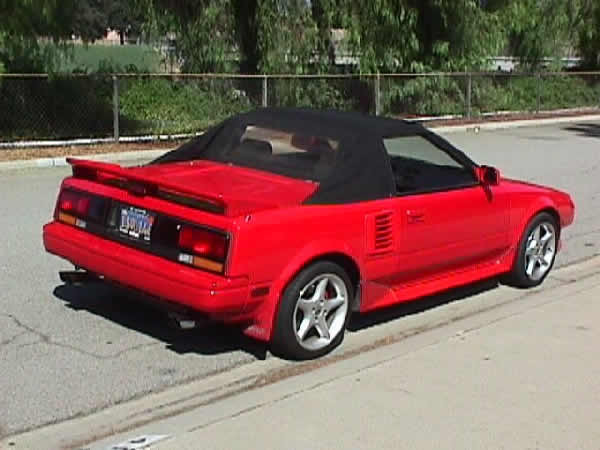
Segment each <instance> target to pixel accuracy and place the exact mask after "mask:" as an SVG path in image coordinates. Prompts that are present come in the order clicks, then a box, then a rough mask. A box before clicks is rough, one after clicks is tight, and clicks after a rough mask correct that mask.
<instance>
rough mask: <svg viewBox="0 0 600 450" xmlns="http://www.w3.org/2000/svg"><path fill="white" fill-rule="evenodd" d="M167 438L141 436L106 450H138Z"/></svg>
mask: <svg viewBox="0 0 600 450" xmlns="http://www.w3.org/2000/svg"><path fill="white" fill-rule="evenodd" d="M168 437H169V435H168V434H143V435H141V436H137V437H134V438H131V439H129V440H127V441H124V442H121V443H120V444H115V445H111V446H110V447H108V448H107V450H140V449H143V448H147V447H148V446H150V445H152V444H155V443H157V442H158V441H162V440H163V439H166V438H168Z"/></svg>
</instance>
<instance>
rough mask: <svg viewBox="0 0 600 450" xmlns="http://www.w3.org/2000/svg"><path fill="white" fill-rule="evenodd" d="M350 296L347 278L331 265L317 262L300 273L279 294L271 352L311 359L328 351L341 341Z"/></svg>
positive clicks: (287, 356)
mask: <svg viewBox="0 0 600 450" xmlns="http://www.w3.org/2000/svg"><path fill="white" fill-rule="evenodd" d="M353 295H354V293H353V289H352V284H351V282H350V279H349V277H348V275H347V274H346V272H345V271H344V269H342V268H341V267H340V266H339V265H337V264H335V263H332V262H329V261H319V262H317V263H315V264H312V265H310V266H308V267H307V268H305V269H304V270H302V271H301V272H300V273H299V274H298V275H297V276H296V277H295V278H294V279H293V280H292V282H291V283H290V284H289V285H288V287H287V288H286V289H285V291H284V293H283V297H282V299H281V304H280V307H279V312H278V314H277V322H276V324H275V330H274V333H273V340H272V348H273V351H274V353H276V354H278V355H279V356H282V357H284V358H291V359H311V358H316V357H319V356H322V355H324V354H326V353H328V352H330V351H331V350H332V349H333V348H335V347H336V346H338V345H339V344H340V343H341V342H342V340H343V337H344V332H345V330H346V325H347V322H348V318H349V316H350V300H351V299H352V296H353Z"/></svg>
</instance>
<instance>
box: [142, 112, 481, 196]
mask: <svg viewBox="0 0 600 450" xmlns="http://www.w3.org/2000/svg"><path fill="white" fill-rule="evenodd" d="M247 127H263V128H265V129H272V130H282V131H285V132H288V133H291V134H296V133H298V134H303V135H309V136H322V137H327V138H328V139H332V140H335V141H336V142H338V143H339V148H338V149H337V155H336V158H335V161H334V163H333V166H332V168H331V170H328V171H327V172H324V173H323V174H322V176H321V177H320V178H319V179H317V180H316V181H318V182H319V188H318V189H317V191H316V192H315V194H314V195H313V196H311V197H310V198H309V199H308V200H307V201H306V203H308V204H341V203H353V202H359V201H367V200H376V199H382V198H387V197H391V196H394V195H395V194H396V186H395V182H394V177H393V174H392V169H391V167H390V161H389V158H388V155H387V152H386V150H385V147H384V143H383V139H386V138H392V137H400V136H423V137H425V138H427V139H429V140H430V141H431V142H433V143H434V144H435V145H436V146H438V147H439V148H441V149H443V150H444V151H446V152H447V153H448V154H450V156H452V157H453V158H454V159H455V160H457V161H459V162H461V163H463V164H465V165H467V166H473V165H474V163H473V162H472V161H471V160H470V159H469V158H468V157H467V156H466V155H464V154H463V153H462V152H461V151H459V150H457V149H456V148H455V147H453V146H452V145H451V144H450V143H448V142H447V141H446V140H444V139H443V138H441V137H439V136H438V135H436V134H434V133H432V132H430V131H428V130H427V129H426V128H424V127H423V126H422V125H420V124H418V123H414V122H408V121H404V120H395V119H389V118H382V117H375V116H368V115H363V114H360V113H351V112H340V111H318V110H311V109H297V108H263V109H258V110H255V111H251V112H248V113H243V114H239V115H236V116H233V117H231V118H229V119H227V120H225V121H224V122H222V123H220V124H219V125H216V126H215V127H213V128H211V129H209V130H208V131H207V132H206V133H204V134H203V135H202V136H199V137H198V138H196V139H194V140H192V141H190V142H188V143H186V144H184V145H182V146H181V147H179V148H178V149H175V150H173V151H171V152H169V153H167V154H165V155H163V156H161V157H160V158H158V159H156V160H155V161H153V162H152V163H151V164H165V163H170V162H176V161H189V160H194V159H208V160H213V161H220V162H233V163H238V161H236V160H233V161H232V160H230V159H229V156H228V155H229V154H230V153H228V151H229V149H231V148H232V147H233V146H235V145H239V142H240V138H241V136H242V134H243V132H244V130H246V129H247ZM242 164H243V162H242ZM267 164H268V163H267ZM259 168H260V169H262V170H267V171H269V169H270V168H269V167H268V165H267V166H266V167H259ZM273 171H274V172H276V173H281V170H278V171H276V170H273ZM283 174H284V175H290V176H296V174H295V173H294V172H293V170H291V171H290V173H289V174H287V173H285V172H284V173H283ZM300 177H301V176H300Z"/></svg>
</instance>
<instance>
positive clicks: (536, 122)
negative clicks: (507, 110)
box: [426, 114, 600, 133]
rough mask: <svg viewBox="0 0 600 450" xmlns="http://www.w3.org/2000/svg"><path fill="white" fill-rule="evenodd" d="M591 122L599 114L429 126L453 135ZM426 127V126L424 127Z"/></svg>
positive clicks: (434, 129)
mask: <svg viewBox="0 0 600 450" xmlns="http://www.w3.org/2000/svg"><path fill="white" fill-rule="evenodd" d="M591 120H600V114H587V115H584V116H568V117H551V118H546V119H524V120H510V121H505V122H504V121H498V122H482V123H470V124H465V125H447V126H439V127H436V126H429V127H428V128H430V129H431V130H432V131H435V132H436V133H455V132H459V131H481V130H487V131H493V130H503V129H507V128H522V127H538V126H543V125H553V124H558V123H573V122H588V121H591ZM433 125H434V124H433ZM426 126H427V125H426Z"/></svg>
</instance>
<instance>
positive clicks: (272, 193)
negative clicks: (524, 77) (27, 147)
mask: <svg viewBox="0 0 600 450" xmlns="http://www.w3.org/2000/svg"><path fill="white" fill-rule="evenodd" d="M75 164H77V163H75ZM94 164H98V163H94ZM100 166H102V164H100ZM128 172H131V173H133V174H136V175H137V174H139V175H140V176H141V177H143V178H144V177H149V178H152V179H153V180H157V181H160V179H161V177H168V178H169V180H170V183H171V184H172V185H173V186H179V185H181V186H185V187H186V189H188V190H189V191H193V192H195V190H197V192H198V193H204V192H205V191H209V192H211V194H212V195H214V194H215V192H216V193H217V195H216V197H217V198H222V199H226V200H225V202H226V203H228V207H229V205H230V203H229V202H231V204H234V205H235V208H233V209H229V211H230V213H229V214H228V215H219V214H214V213H209V212H205V211H201V210H198V209H193V208H189V207H186V206H182V205H177V204H173V203H171V202H169V201H166V200H162V199H159V198H153V197H151V196H139V195H135V194H132V193H130V192H127V191H124V190H122V189H119V188H116V187H112V186H107V185H104V184H100V183H98V182H94V181H90V180H85V179H78V178H73V177H70V178H67V179H66V180H65V181H64V182H63V188H65V187H70V188H76V189H79V190H82V191H86V192H93V193H95V194H97V195H100V196H103V197H108V198H112V199H116V200H119V201H122V202H124V203H127V204H130V205H133V206H138V207H140V208H147V209H150V210H153V211H157V212H161V213H165V214H169V215H170V216H172V217H180V218H184V219H185V220H188V221H191V222H194V223H198V224H203V225H209V226H211V227H215V228H219V229H222V230H224V231H226V232H228V233H230V234H231V235H232V236H233V239H232V247H231V249H230V252H229V255H228V259H227V264H226V271H225V274H224V275H218V274H212V273H207V272H205V271H202V270H198V269H196V268H192V267H186V266H183V265H182V264H179V263H177V262H172V261H167V260H165V259H163V258H161V257H159V256H155V255H150V254H147V253H145V252H143V251H140V250H137V249H132V248H129V247H126V246H123V245H121V244H119V243H117V242H112V241H110V240H107V239H103V238H101V237H96V236H91V235H90V234H89V233H87V232H86V231H83V230H78V229H75V228H74V227H72V226H69V225H66V224H63V223H59V222H57V221H53V222H51V223H49V224H47V225H46V226H45V227H44V233H43V237H44V245H45V247H46V249H47V251H49V252H51V253H54V254H56V255H59V256H61V257H63V258H66V259H68V260H69V261H71V262H73V263H74V264H75V265H76V266H79V267H83V268H85V269H87V270H90V271H92V272H94V273H98V274H101V275H103V276H104V277H106V278H107V279H109V280H113V281H116V282H118V283H120V284H123V285H125V286H129V287H132V288H135V289H138V290H140V291H143V292H145V293H148V294H152V295H154V296H157V297H160V298H162V299H165V300H167V301H171V302H176V303H179V304H182V305H185V306H187V307H189V308H192V309H194V310H197V311H201V312H203V313H206V314H207V315H209V316H210V317H212V318H214V319H217V320H222V321H225V322H242V323H243V324H244V327H245V328H244V329H245V332H246V333H247V334H249V335H251V336H253V337H255V338H258V339H262V340H268V339H270V337H271V331H272V327H273V321H274V318H275V316H276V312H277V307H278V303H279V299H280V297H281V294H282V292H283V290H284V289H285V287H286V285H287V283H289V282H290V280H291V279H292V278H293V277H294V275H295V274H296V273H298V271H299V270H301V269H302V268H303V267H304V266H306V265H307V264H308V263H309V262H311V261H314V260H316V259H319V258H331V257H334V258H340V257H343V258H344V259H345V260H347V261H351V262H352V263H353V264H355V266H356V267H357V269H358V271H359V273H360V284H359V289H360V303H359V304H357V305H353V306H354V308H355V309H356V310H360V311H362V312H364V311H371V310H374V309H377V308H382V307H386V306H389V305H393V304H395V303H399V302H403V301H407V300H411V299H415V298H418V297H422V296H424V295H429V294H432V293H435V292H438V291H441V290H445V289H448V288H451V287H455V286H458V285H462V284H466V283H470V282H473V281H475V280H478V279H482V278H486V277H491V276H494V275H499V274H502V273H505V272H507V271H509V270H510V268H511V266H512V263H513V260H514V256H515V249H516V247H517V245H518V240H519V237H520V236H521V234H522V232H523V229H524V228H525V226H526V225H527V223H528V221H529V220H530V219H531V218H532V217H533V216H534V215H535V214H536V213H538V212H539V211H542V210H549V211H551V212H552V213H553V214H556V215H557V216H558V217H559V220H560V223H561V226H563V227H564V226H567V225H568V224H570V223H571V222H572V221H573V216H574V206H573V203H572V201H571V199H570V197H569V196H568V195H567V194H565V193H562V192H559V191H556V190H553V189H549V188H544V187H540V186H535V185H531V184H526V183H520V182H516V181H512V180H501V181H500V182H499V184H498V185H496V186H484V185H475V186H471V187H467V188H463V189H455V190H449V191H445V192H432V193H424V194H417V195H406V196H400V197H396V198H390V199H383V200H376V201H367V202H360V203H355V204H348V205H312V206H311V205H302V204H301V202H302V200H303V199H304V198H306V197H307V196H308V195H310V192H312V191H313V190H314V189H315V187H314V183H309V182H305V181H298V180H291V179H290V180H287V179H284V180H282V178H284V177H280V176H277V175H270V174H268V173H260V174H258V175H257V174H256V172H257V171H254V170H250V169H242V168H239V167H232V166H227V165H222V164H221V165H220V164H217V163H202V164H189V163H177V164H169V165H164V166H160V167H157V168H154V167H150V168H139V169H130V170H129V171H128ZM199 174H203V175H205V176H206V175H207V174H208V176H206V177H203V178H202V181H199V179H200V178H201V177H199ZM217 174H218V175H217ZM223 180H229V181H228V182H224V181H223ZM234 184H235V185H236V186H237V187H239V186H243V190H242V189H234V188H232V187H231V186H233V185H234ZM240 192H244V193H245V196H242V195H241V194H239V193H240ZM236 193H237V194H236ZM256 198H259V200H256ZM267 205H268V207H267ZM232 211H239V212H240V214H238V215H237V216H232V215H231V212H232ZM377 224H379V225H377ZM381 224H383V226H384V232H386V233H387V234H386V240H384V241H383V242H384V245H380V246H379V247H377V245H374V239H375V238H376V233H377V232H378V231H377V230H375V229H374V227H377V226H381ZM258 288H264V289H258ZM253 292H260V293H261V294H260V295H254V294H253Z"/></svg>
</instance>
